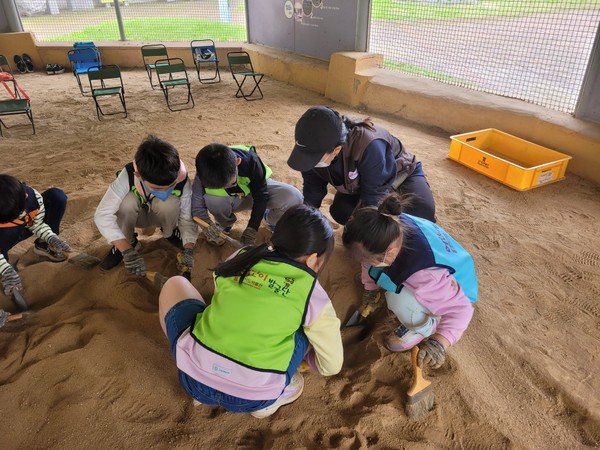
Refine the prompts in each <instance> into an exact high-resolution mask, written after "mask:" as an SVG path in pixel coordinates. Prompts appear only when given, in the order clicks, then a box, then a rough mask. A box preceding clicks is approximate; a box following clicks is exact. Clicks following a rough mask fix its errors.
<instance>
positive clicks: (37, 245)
mask: <svg viewBox="0 0 600 450" xmlns="http://www.w3.org/2000/svg"><path fill="white" fill-rule="evenodd" d="M33 253H35V254H36V255H40V256H44V257H46V258H48V259H49V260H50V261H54V262H61V261H64V260H65V259H67V255H65V254H64V253H57V252H56V251H54V250H53V249H51V248H49V247H48V243H47V242H44V241H41V240H39V239H36V240H35V242H34V243H33Z"/></svg>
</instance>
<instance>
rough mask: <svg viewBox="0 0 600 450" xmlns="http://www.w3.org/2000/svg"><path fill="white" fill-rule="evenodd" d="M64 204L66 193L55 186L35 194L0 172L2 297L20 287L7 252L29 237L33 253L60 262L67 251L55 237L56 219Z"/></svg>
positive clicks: (61, 215) (64, 206) (0, 272)
mask: <svg viewBox="0 0 600 450" xmlns="http://www.w3.org/2000/svg"><path fill="white" fill-rule="evenodd" d="M66 207H67V196H66V195H65V193H64V192H63V191H61V190H60V189H58V188H50V189H48V190H46V191H44V192H43V193H41V194H40V193H39V192H38V191H36V190H35V189H33V188H32V187H29V186H27V185H25V184H23V183H21V182H20V181H19V180H17V179H16V178H15V177H13V176H11V175H6V174H0V251H1V253H0V275H1V277H2V288H3V291H4V294H5V295H6V296H10V295H11V294H12V292H13V291H14V290H19V291H20V290H21V289H23V284H22V282H21V277H20V276H19V274H18V273H17V271H16V270H15V268H14V267H13V266H12V265H10V263H9V262H8V251H9V250H10V249H11V248H13V247H14V246H15V245H17V244H18V243H19V242H21V241H24V240H25V239H27V238H28V237H30V236H36V238H37V239H36V240H35V242H34V243H33V251H34V253H36V254H38V255H40V256H44V257H46V258H48V259H49V260H50V261H54V262H60V261H64V260H65V259H67V256H66V255H65V253H68V252H71V251H72V250H71V247H70V246H69V244H67V243H66V242H64V241H63V240H61V239H59V238H58V236H57V234H58V233H59V228H60V222H61V221H62V217H63V215H64V213H65V209H66Z"/></svg>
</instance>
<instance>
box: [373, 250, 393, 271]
mask: <svg viewBox="0 0 600 450" xmlns="http://www.w3.org/2000/svg"><path fill="white" fill-rule="evenodd" d="M387 254H388V251H387V250H386V251H385V253H384V254H383V259H382V260H381V262H379V263H377V264H373V267H379V268H383V267H390V266H391V264H388V263H386V262H385V258H387Z"/></svg>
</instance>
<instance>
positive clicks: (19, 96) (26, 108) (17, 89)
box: [0, 61, 35, 137]
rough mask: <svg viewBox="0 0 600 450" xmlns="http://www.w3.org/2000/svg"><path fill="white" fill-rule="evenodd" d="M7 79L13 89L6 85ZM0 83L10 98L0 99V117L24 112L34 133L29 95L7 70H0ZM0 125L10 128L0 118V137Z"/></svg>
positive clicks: (0, 128)
mask: <svg viewBox="0 0 600 450" xmlns="http://www.w3.org/2000/svg"><path fill="white" fill-rule="evenodd" d="M0 62H1V61H0ZM0 65H2V64H0ZM7 81H12V83H13V89H11V88H9V87H8V85H7V84H6V82H7ZM0 83H1V84H3V85H4V87H5V88H6V91H7V92H8V94H9V95H10V99H6V98H3V99H1V100H0V117H1V116H13V115H17V114H25V115H26V116H27V118H28V119H29V122H31V128H32V130H33V133H32V134H35V124H34V122H33V113H32V112H31V102H30V101H29V96H28V95H27V93H26V92H25V91H24V90H23V89H22V88H21V86H19V85H18V83H17V82H16V81H15V78H14V76H13V75H12V74H11V73H9V72H4V71H2V72H0ZM13 90H14V92H13ZM13 126H14V125H13ZM2 127H4V128H7V129H8V128H11V127H9V126H7V125H6V124H5V123H4V122H3V121H2V119H0V137H2V136H4V135H3V134H2Z"/></svg>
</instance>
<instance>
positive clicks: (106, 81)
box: [88, 64, 127, 120]
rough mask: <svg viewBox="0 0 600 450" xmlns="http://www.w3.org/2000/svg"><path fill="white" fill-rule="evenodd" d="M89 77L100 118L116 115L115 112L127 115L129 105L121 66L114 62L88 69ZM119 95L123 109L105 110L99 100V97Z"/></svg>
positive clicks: (97, 113)
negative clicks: (126, 101)
mask: <svg viewBox="0 0 600 450" xmlns="http://www.w3.org/2000/svg"><path fill="white" fill-rule="evenodd" d="M88 79H89V81H90V90H91V91H92V97H93V99H94V102H95V103H96V115H97V116H98V120H102V119H101V118H100V115H102V116H114V115H115V114H125V116H124V117H127V106H126V105H125V88H124V87H123V78H122V77H121V70H120V69H119V66H116V65H114V64H111V65H107V66H95V67H90V68H89V69H88ZM114 95H117V96H119V100H121V105H122V106H123V111H115V112H110V113H109V112H106V113H105V112H104V111H102V108H101V107H100V103H99V102H98V98H99V97H108V96H114Z"/></svg>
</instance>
